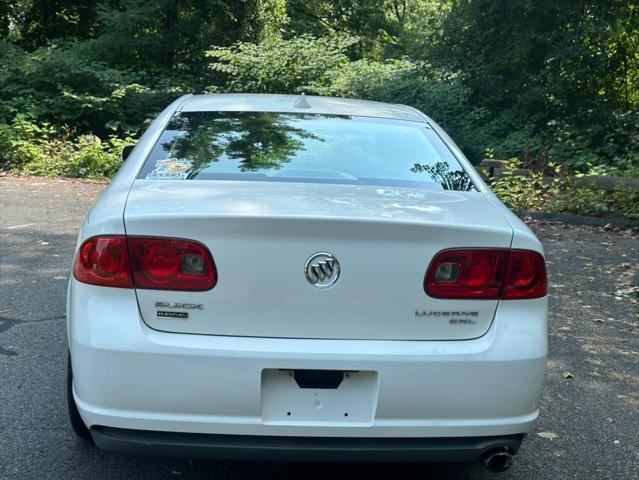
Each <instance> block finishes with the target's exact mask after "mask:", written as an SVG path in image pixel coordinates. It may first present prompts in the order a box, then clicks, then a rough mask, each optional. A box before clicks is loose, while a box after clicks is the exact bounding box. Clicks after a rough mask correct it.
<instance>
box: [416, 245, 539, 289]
mask: <svg viewBox="0 0 639 480" xmlns="http://www.w3.org/2000/svg"><path fill="white" fill-rule="evenodd" d="M424 291H425V292H426V293H427V294H428V295H430V296H431V297H434V298H449V299H483V300H496V299H499V298H501V299H504V300H514V299H526V298H540V297H543V296H545V295H546V294H547V293H548V284H547V280H546V264H545V261H544V258H543V257H542V256H541V254H540V253H538V252H534V251H531V250H507V249H453V250H444V251H442V252H440V253H439V254H438V255H437V256H436V257H435V258H434V260H433V261H432V262H431V264H430V267H429V268H428V271H427V273H426V277H425V278H424Z"/></svg>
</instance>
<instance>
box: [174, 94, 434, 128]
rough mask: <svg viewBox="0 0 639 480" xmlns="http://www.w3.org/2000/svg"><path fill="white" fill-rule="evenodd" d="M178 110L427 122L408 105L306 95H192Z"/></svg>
mask: <svg viewBox="0 0 639 480" xmlns="http://www.w3.org/2000/svg"><path fill="white" fill-rule="evenodd" d="M179 111H182V112H203V111H204V112H211V111H217V112H219V111H227V112H244V111H246V112H286V113H320V114H328V115H353V116H362V117H378V118H392V119H398V120H411V121H416V122H423V121H424V117H422V116H421V115H420V113H419V112H418V111H417V110H415V109H413V108H411V107H407V106H405V105H399V104H392V103H382V102H372V101H369V100H355V99H350V98H336V97H318V96H314V95H304V94H302V95H272V94H258V93H222V94H211V95H190V96H188V97H187V98H185V99H184V102H183V103H182V105H181V107H180V108H179Z"/></svg>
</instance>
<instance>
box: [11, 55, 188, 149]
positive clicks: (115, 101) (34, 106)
mask: <svg viewBox="0 0 639 480" xmlns="http://www.w3.org/2000/svg"><path fill="white" fill-rule="evenodd" d="M90 49H91V47H90V45H88V44H82V45H78V44H73V43H68V44H64V45H60V46H52V47H43V48H39V49H37V50H35V51H33V52H26V51H24V50H22V49H20V48H19V47H16V46H15V45H11V44H7V43H0V123H2V122H4V123H9V122H12V121H13V120H14V119H15V118H16V116H17V115H18V114H23V115H29V116H30V117H32V118H34V119H36V120H37V121H39V122H50V123H51V124H54V125H57V126H63V125H70V126H72V128H73V130H74V131H77V132H80V133H94V134H97V135H100V136H103V137H107V136H108V135H112V134H119V135H123V134H125V133H126V132H139V131H140V129H141V128H142V127H143V126H144V123H145V121H146V120H147V119H149V118H153V117H154V116H155V115H156V114H157V113H158V112H159V111H160V110H162V109H163V108H164V107H165V106H166V105H167V104H168V103H169V102H170V101H171V100H172V99H173V98H175V97H176V96H177V95H179V94H180V92H181V90H180V89H179V88H178V87H176V86H174V85H172V83H171V81H170V80H169V79H168V78H165V77H162V76H158V75H154V76H151V75H148V74H146V73H142V72H135V71H130V70H117V69H114V68H111V67H109V66H108V65H106V64H104V63H102V62H99V61H97V60H95V59H92V57H91V51H90Z"/></svg>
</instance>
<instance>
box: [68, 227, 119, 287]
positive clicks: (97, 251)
mask: <svg viewBox="0 0 639 480" xmlns="http://www.w3.org/2000/svg"><path fill="white" fill-rule="evenodd" d="M73 276H74V277H75V278H76V279H77V280H78V281H80V282H83V283H90V284H91V285H103V286H105V287H120V288H131V286H132V284H131V274H130V271H129V256H128V252H127V248H126V239H125V237H120V236H112V237H94V238H90V239H88V240H87V241H86V242H84V243H83V244H82V245H81V246H80V250H78V254H77V256H76V258H75V264H74V266H73Z"/></svg>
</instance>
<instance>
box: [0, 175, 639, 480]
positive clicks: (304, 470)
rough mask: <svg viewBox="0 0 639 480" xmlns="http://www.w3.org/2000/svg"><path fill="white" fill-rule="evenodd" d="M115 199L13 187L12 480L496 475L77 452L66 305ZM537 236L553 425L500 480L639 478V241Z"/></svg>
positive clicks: (74, 190) (1, 315)
mask: <svg viewBox="0 0 639 480" xmlns="http://www.w3.org/2000/svg"><path fill="white" fill-rule="evenodd" d="M103 188H104V185H103V184H98V183H87V182H70V181H56V180H43V179H33V178H11V177H4V178H2V177H0V478H2V479H10V478H11V479H13V478H20V479H22V478H38V479H42V478H46V479H57V478H92V479H103V478H104V479H106V478H121V479H127V478H131V479H164V478H166V479H169V478H170V479H177V478H188V479H193V478H198V479H199V478H212V479H245V478H277V479H284V478H286V479H290V478H302V477H305V478H334V479H337V478H358V477H371V476H375V475H379V476H380V477H381V476H393V477H396V478H408V479H410V478H420V479H423V478H438V479H484V478H491V477H492V476H493V474H490V473H488V472H486V471H484V470H483V468H481V467H480V466H478V465H418V466H414V465H413V466H411V465H382V466H377V465H375V466H372V467H371V466H366V465H339V464H337V465H336V464H333V465H331V464H328V465H316V464H312V465H309V464H278V465H268V464H251V463H247V462H244V463H231V464H228V463H214V462H202V461H198V462H191V461H189V460H171V459H157V458H137V457H127V456H121V455H113V454H109V453H105V452H101V451H98V450H97V449H95V448H93V447H91V446H90V445H88V444H86V443H84V442H82V441H80V440H79V439H77V438H76V437H75V436H74V435H73V434H72V432H71V430H70V428H69V426H68V419H67V413H66V403H65V362H66V354H67V341H66V335H65V320H64V315H65V292H66V285H67V280H68V276H69V267H70V264H71V257H72V253H73V248H74V244H75V237H76V234H77V229H78V225H79V223H80V221H81V219H82V217H83V216H84V214H85V212H86V210H87V208H88V207H89V205H90V204H91V202H92V201H93V199H94V197H95V196H96V195H97V194H98V193H99V192H100V191H101V190H102V189H103ZM532 226H533V228H534V229H535V230H536V231H537V232H538V234H539V235H540V238H541V239H542V241H543V242H544V244H545V246H546V249H547V256H548V259H549V273H550V283H551V311H550V325H551V328H550V358H549V365H548V366H549V369H548V376H547V381H546V386H545V389H544V394H543V401H542V408H541V418H540V420H539V421H538V423H537V424H536V427H535V430H534V431H533V432H532V434H531V435H530V436H529V437H528V438H527V439H526V440H525V442H524V444H523V447H522V450H521V451H520V454H519V455H518V456H517V457H516V458H515V464H514V466H513V468H512V469H511V470H510V471H508V472H507V473H504V474H500V476H499V477H497V478H500V479H501V478H503V479H504V480H505V479H528V480H538V479H553V480H555V479H564V478H566V479H572V478H574V479H580V480H584V479H597V480H599V479H615V480H619V479H623V480H626V479H628V480H630V479H638V478H639V328H638V326H639V318H638V312H639V310H638V308H639V307H638V306H637V305H636V304H633V303H632V299H631V297H627V296H625V295H624V294H623V292H619V290H623V289H624V288H627V287H629V286H632V284H633V282H636V281H637V278H636V277H637V275H638V272H639V267H638V263H639V262H638V260H639V239H638V238H637V237H636V236H635V237H633V236H631V235H630V234H629V233H625V232H618V231H604V230H603V229H598V228H592V227H569V226H564V225H560V224H551V223H533V225H532ZM615 292H617V295H615ZM504 381H505V382H507V381H508V379H507V378H505V379H504ZM469 395H472V392H469Z"/></svg>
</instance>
